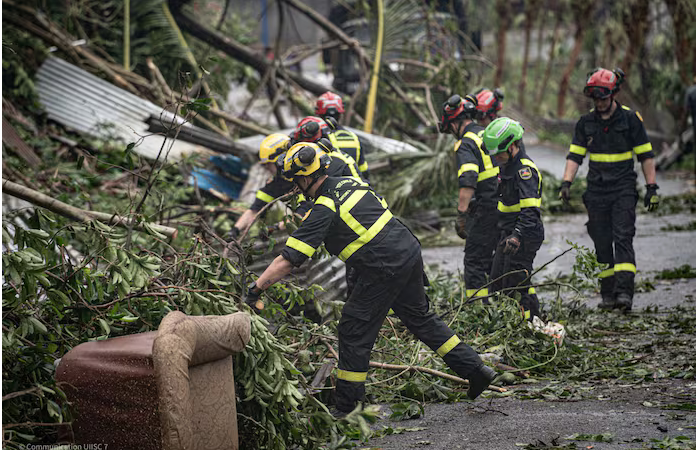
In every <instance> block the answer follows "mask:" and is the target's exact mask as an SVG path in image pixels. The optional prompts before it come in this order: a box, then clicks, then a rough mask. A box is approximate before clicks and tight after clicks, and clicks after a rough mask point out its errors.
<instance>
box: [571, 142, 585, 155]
mask: <svg viewBox="0 0 700 450" xmlns="http://www.w3.org/2000/svg"><path fill="white" fill-rule="evenodd" d="M569 151H570V152H571V153H574V154H576V155H581V156H586V152H587V151H588V150H587V149H586V147H581V146H580V145H575V144H571V145H570V146H569Z"/></svg>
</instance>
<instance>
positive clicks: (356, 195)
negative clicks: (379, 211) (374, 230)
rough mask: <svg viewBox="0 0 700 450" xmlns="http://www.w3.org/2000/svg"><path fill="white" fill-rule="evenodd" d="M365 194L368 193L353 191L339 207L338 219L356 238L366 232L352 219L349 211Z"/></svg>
mask: <svg viewBox="0 0 700 450" xmlns="http://www.w3.org/2000/svg"><path fill="white" fill-rule="evenodd" d="M367 192H369V191H355V192H353V193H352V195H350V197H349V198H348V199H347V200H345V201H344V202H343V203H342V204H341V205H340V218H341V219H342V220H343V222H345V223H346V224H347V226H349V227H350V229H352V231H354V232H355V234H357V235H358V236H361V235H362V234H364V233H365V232H366V231H367V228H365V227H363V226H362V224H361V223H360V222H358V221H357V219H355V217H353V215H352V214H350V210H351V209H352V208H353V207H354V206H355V205H357V202H359V201H360V200H362V197H364V196H365V195H366V194H367Z"/></svg>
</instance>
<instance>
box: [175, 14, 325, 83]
mask: <svg viewBox="0 0 700 450" xmlns="http://www.w3.org/2000/svg"><path fill="white" fill-rule="evenodd" d="M183 3H184V2H183V1H182V0H169V1H168V5H169V6H170V10H171V12H172V14H173V17H174V18H175V21H176V22H177V23H178V25H179V26H180V28H182V29H183V30H184V31H186V32H188V33H189V34H191V35H192V36H194V37H196V38H197V39H199V40H201V41H204V42H206V43H207V44H209V45H211V46H212V47H214V48H216V49H218V50H221V51H222V52H224V53H226V54H227V55H229V56H231V57H232V58H234V59H237V60H238V61H240V62H242V63H244V64H246V65H249V66H251V67H252V68H254V69H255V70H257V71H258V72H259V73H260V74H261V76H262V75H264V74H265V72H266V71H267V70H268V68H269V66H270V63H269V62H268V61H267V60H265V58H263V57H261V56H259V55H256V54H255V52H253V50H252V49H251V48H250V47H247V46H245V45H243V44H241V43H239V42H236V41H234V40H233V39H231V38H228V37H226V36H224V35H223V34H221V33H218V32H216V31H212V30H210V29H209V28H207V27H205V26H204V25H202V24H200V23H199V22H197V21H196V20H194V19H193V18H192V17H190V16H189V15H187V14H185V13H183V12H182V11H181V10H180V8H181V5H182V4H183ZM280 72H281V70H277V71H276V76H277V77H278V78H283V76H282V74H281V73H280ZM287 75H288V76H289V78H291V79H292V80H294V82H295V83H297V84H298V85H299V86H301V87H302V88H304V89H306V90H307V91H309V92H311V93H313V94H315V95H321V94H323V93H324V92H326V91H327V90H328V87H326V86H323V85H320V84H318V83H316V82H314V81H311V80H309V79H308V78H306V77H303V76H301V75H299V74H296V73H293V72H289V73H288V74H287Z"/></svg>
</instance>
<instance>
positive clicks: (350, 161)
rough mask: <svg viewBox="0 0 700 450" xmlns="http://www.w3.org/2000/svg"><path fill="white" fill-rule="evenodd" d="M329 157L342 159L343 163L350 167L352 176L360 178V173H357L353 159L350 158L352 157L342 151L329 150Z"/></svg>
mask: <svg viewBox="0 0 700 450" xmlns="http://www.w3.org/2000/svg"><path fill="white" fill-rule="evenodd" d="M331 157H333V158H338V159H339V160H341V161H343V162H344V163H345V164H347V165H348V167H349V168H350V172H351V173H352V177H353V178H355V179H356V180H361V179H362V178H361V177H360V174H359V173H357V170H356V169H355V167H356V165H355V160H354V159H352V157H350V156H348V155H346V154H345V153H342V152H331Z"/></svg>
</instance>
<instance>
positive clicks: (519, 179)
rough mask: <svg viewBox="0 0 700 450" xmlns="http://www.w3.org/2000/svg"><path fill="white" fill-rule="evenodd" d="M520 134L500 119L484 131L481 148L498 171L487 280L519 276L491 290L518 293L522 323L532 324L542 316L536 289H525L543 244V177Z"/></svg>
mask: <svg viewBox="0 0 700 450" xmlns="http://www.w3.org/2000/svg"><path fill="white" fill-rule="evenodd" d="M524 132H525V130H524V129H523V127H522V126H521V125H520V124H519V123H518V122H516V121H514V120H513V119H509V118H507V117H500V118H498V119H496V120H494V121H493V122H491V124H490V125H489V126H488V127H486V130H484V145H485V146H486V148H487V149H488V150H489V153H490V154H491V155H492V159H493V160H494V162H495V163H496V164H498V165H499V166H500V169H501V172H500V179H501V181H500V183H499V185H498V229H499V232H500V242H499V243H498V247H497V248H496V252H495V255H494V259H493V267H492V270H491V279H493V280H496V279H498V278H500V277H503V276H504V275H505V274H507V273H509V272H515V271H518V272H516V273H513V274H510V275H506V276H504V277H503V278H501V280H500V281H497V282H496V283H495V287H496V289H498V290H505V291H506V293H507V294H509V295H511V294H510V293H512V292H519V293H520V305H521V306H522V308H523V312H524V314H525V318H526V319H532V317H533V316H539V315H540V302H539V300H538V299H537V293H536V292H535V288H534V287H527V286H528V285H530V284H532V283H531V281H530V276H531V275H532V264H533V262H534V260H535V255H536V254H537V250H539V249H540V246H542V241H544V226H543V225H542V218H541V216H540V206H541V205H542V176H541V175H540V171H539V169H538V168H537V166H536V165H535V163H534V162H533V161H532V159H530V158H529V157H528V156H527V153H525V146H524V145H523V144H522V138H523V134H524ZM517 286H520V287H517ZM516 287H517V288H516ZM509 288H510V289H509ZM513 288H515V289H513Z"/></svg>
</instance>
